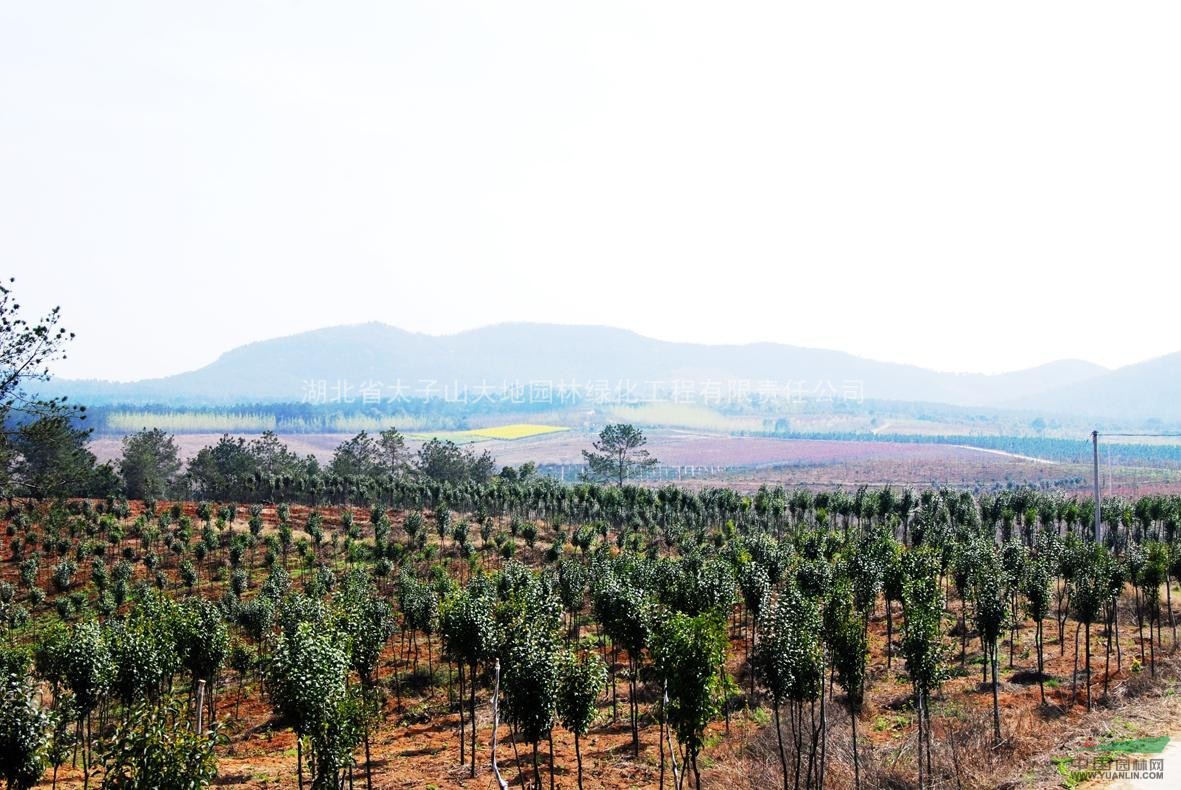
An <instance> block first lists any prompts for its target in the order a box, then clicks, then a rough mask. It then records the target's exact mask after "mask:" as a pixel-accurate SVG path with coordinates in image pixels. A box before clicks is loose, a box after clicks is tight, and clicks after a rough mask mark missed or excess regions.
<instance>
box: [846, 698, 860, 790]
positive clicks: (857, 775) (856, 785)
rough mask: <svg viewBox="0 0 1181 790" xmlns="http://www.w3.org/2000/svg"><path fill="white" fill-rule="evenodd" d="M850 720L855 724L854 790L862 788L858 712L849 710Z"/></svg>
mask: <svg viewBox="0 0 1181 790" xmlns="http://www.w3.org/2000/svg"><path fill="white" fill-rule="evenodd" d="M849 721H850V722H851V723H852V726H853V790H861V762H860V760H859V758H858V756H857V713H856V712H855V711H849Z"/></svg>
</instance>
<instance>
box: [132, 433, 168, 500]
mask: <svg viewBox="0 0 1181 790" xmlns="http://www.w3.org/2000/svg"><path fill="white" fill-rule="evenodd" d="M180 468H181V463H180V452H179V450H178V449H177V446H176V441H175V440H174V439H173V437H172V436H171V435H169V434H167V433H164V431H162V430H160V429H159V428H152V429H150V430H149V429H147V428H145V429H144V430H142V431H139V432H137V433H131V434H128V435H127V436H124V437H123V457H122V459H121V460H120V461H119V473H120V474H122V475H123V483H124V486H125V487H126V493H127V496H128V498H130V499H163V498H164V497H166V496H168V494H169V493H170V492H171V491H172V488H173V486H174V485H175V483H176V476H177V474H178V473H179V472H180Z"/></svg>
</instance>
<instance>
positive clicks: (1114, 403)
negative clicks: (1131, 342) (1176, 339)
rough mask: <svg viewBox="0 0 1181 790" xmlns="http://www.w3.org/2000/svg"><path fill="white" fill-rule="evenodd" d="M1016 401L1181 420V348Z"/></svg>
mask: <svg viewBox="0 0 1181 790" xmlns="http://www.w3.org/2000/svg"><path fill="white" fill-rule="evenodd" d="M1014 405H1017V406H1020V407H1023V408H1034V409H1047V410H1048V409H1053V410H1056V411H1060V412H1063V413H1069V414H1078V415H1085V416H1092V417H1107V416H1109V415H1119V416H1120V417H1121V418H1122V419H1126V420H1138V421H1144V420H1160V421H1161V422H1163V423H1177V422H1181V352H1178V353H1175V354H1168V355H1166V356H1163V357H1157V358H1156V359H1150V360H1148V361H1147V362H1140V363H1137V364H1135V365H1127V366H1126V367H1122V368H1119V369H1118V370H1113V371H1110V372H1106V373H1104V374H1103V375H1100V376H1095V377H1092V378H1088V379H1083V380H1079V381H1075V382H1071V383H1065V384H1063V385H1062V386H1059V387H1055V388H1053V389H1050V390H1046V391H1043V392H1042V393H1040V394H1038V395H1033V396H1030V397H1028V398H1024V399H1022V400H1020V402H1018V403H1016V404H1014Z"/></svg>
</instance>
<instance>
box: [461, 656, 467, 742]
mask: <svg viewBox="0 0 1181 790" xmlns="http://www.w3.org/2000/svg"><path fill="white" fill-rule="evenodd" d="M463 717H464V710H463V662H462V661H461V662H459V764H460V765H463V764H464V763H465V762H467V731H466V730H465V729H464V726H463V725H464V722H463Z"/></svg>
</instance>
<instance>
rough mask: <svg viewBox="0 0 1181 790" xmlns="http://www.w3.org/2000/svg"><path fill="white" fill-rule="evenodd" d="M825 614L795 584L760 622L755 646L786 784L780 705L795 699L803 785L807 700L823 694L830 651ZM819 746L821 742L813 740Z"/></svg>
mask: <svg viewBox="0 0 1181 790" xmlns="http://www.w3.org/2000/svg"><path fill="white" fill-rule="evenodd" d="M820 631H821V618H820V613H819V612H818V611H817V609H816V605H815V604H814V603H813V602H812V601H810V600H808V599H807V598H805V597H804V596H803V595H801V594H800V592H799V590H797V589H796V588H795V586H794V585H789V586H788V587H787V589H785V590H784V591H783V592H782V593H781V594H780V596H779V598H778V599H777V600H776V601H775V602H774V603H773V604H772V605H770V606H768V607H766V608H765V609H764V610H763V616H762V618H761V619H760V621H759V642H758V645H757V647H756V648H755V668H756V670H757V672H758V674H759V677H760V679H761V680H762V683H763V686H764V687H765V688H766V689H767V692H768V693H769V694H770V695H771V705H772V711H773V712H774V715H775V735H776V738H777V739H778V742H779V764H780V767H781V768H782V770H783V787H784V790H786V788H787V777H788V770H787V754H786V752H785V751H784V748H783V728H782V727H781V726H780V723H779V719H780V708H781V707H782V706H783V704H784V703H786V702H791V703H792V708H793V710H792V716H793V725H792V729H793V731H794V732H795V733H796V743H795V766H796V769H795V786H796V787H797V788H798V787H799V784H800V763H801V760H802V754H801V751H802V740H801V739H802V730H803V727H802V726H799V725H798V724H797V723H796V722H800V723H802V721H803V704H804V703H805V702H810V701H812V700H815V699H816V698H817V697H819V696H820V694H821V691H822V686H823V681H824V676H823V671H824V654H823V651H822V648H821V643H820ZM812 748H813V749H814V748H815V744H814V743H813V744H812Z"/></svg>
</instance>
